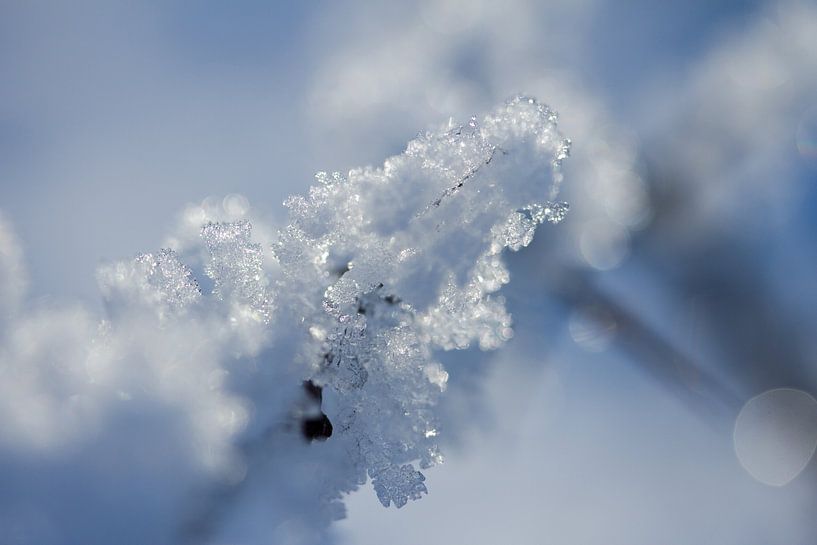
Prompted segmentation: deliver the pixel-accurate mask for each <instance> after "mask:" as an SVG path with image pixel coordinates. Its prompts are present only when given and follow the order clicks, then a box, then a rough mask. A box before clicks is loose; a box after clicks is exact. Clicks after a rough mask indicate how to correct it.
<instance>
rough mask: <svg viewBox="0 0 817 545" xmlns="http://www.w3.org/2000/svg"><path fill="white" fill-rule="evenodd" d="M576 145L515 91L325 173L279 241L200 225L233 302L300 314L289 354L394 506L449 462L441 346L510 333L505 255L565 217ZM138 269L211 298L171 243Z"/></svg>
mask: <svg viewBox="0 0 817 545" xmlns="http://www.w3.org/2000/svg"><path fill="white" fill-rule="evenodd" d="M569 145H570V142H569V141H568V140H567V139H565V138H564V137H562V135H561V134H560V133H559V132H558V130H557V116H556V114H555V113H554V112H553V111H551V110H550V109H549V108H548V107H546V106H544V105H542V104H539V103H538V102H537V101H536V100H534V99H532V98H527V97H517V98H515V99H513V100H511V101H509V102H508V103H507V104H505V105H504V106H503V107H501V108H499V109H498V110H496V111H495V112H493V113H492V114H491V115H489V116H487V117H486V118H485V119H484V120H482V121H481V122H480V121H478V120H477V119H476V118H471V119H470V120H469V121H468V122H467V123H465V124H464V125H455V124H453V122H452V123H449V126H448V127H445V128H444V129H442V130H440V131H438V132H428V133H425V134H422V135H420V136H419V137H418V138H416V139H415V140H413V141H411V142H410V143H409V144H408V146H407V148H406V151H405V152H404V153H403V154H402V155H398V156H395V157H391V158H389V159H387V160H386V162H385V163H384V164H383V166H382V167H380V168H371V167H366V168H362V169H357V170H353V171H351V172H349V173H348V175H346V176H343V175H340V174H338V173H334V174H328V173H324V172H321V173H318V174H317V175H316V179H317V185H315V186H313V187H312V188H311V189H310V190H309V193H308V194H307V195H305V196H293V197H291V198H289V199H288V200H287V201H286V202H285V205H286V207H287V208H288V209H289V222H288V225H287V226H286V227H284V228H283V229H280V230H279V231H278V232H277V233H276V234H274V235H273V236H272V241H271V244H270V247H269V248H264V247H262V246H261V245H260V244H258V243H255V242H253V241H252V226H251V224H250V222H249V221H248V220H246V219H240V220H238V221H233V222H208V223H206V224H205V225H203V226H202V228H201V237H202V242H203V245H204V248H205V249H206V253H207V258H206V259H205V261H204V272H205V274H206V275H207V276H208V277H209V278H210V279H211V280H212V283H213V288H212V296H213V298H215V299H216V300H218V301H219V302H220V303H221V304H222V312H225V313H226V314H227V316H229V317H230V319H231V320H233V321H238V322H247V321H250V322H258V323H261V324H264V326H265V327H266V328H270V329H272V330H276V329H278V330H279V331H283V330H285V329H289V328H291V327H292V325H293V324H296V325H297V327H296V328H295V331H293V332H292V336H294V337H295V338H296V339H298V340H297V342H295V343H294V344H292V345H291V346H290V347H289V350H290V351H291V356H292V361H293V363H294V364H295V365H296V366H297V368H299V369H301V374H302V378H303V379H304V380H309V381H311V383H312V384H315V385H317V386H318V387H320V388H322V389H323V391H324V392H326V394H325V395H326V397H327V402H326V403H325V406H324V410H325V411H326V412H327V416H328V418H329V420H330V422H331V423H332V425H333V429H334V436H333V440H334V441H336V442H339V443H341V444H343V446H344V449H345V451H346V453H347V454H348V456H349V459H350V461H351V463H352V465H353V467H354V468H355V472H356V475H357V476H356V482H357V483H362V482H365V479H366V477H368V478H369V479H371V481H372V484H373V486H374V490H375V492H376V493H377V496H378V498H379V500H380V501H381V503H382V504H383V505H384V506H389V505H390V504H392V503H393V504H394V505H396V506H397V507H402V506H403V505H405V504H406V503H407V501H408V500H409V499H417V498H419V497H420V496H421V494H423V493H425V492H426V486H425V484H424V481H425V477H424V476H423V474H422V473H421V472H420V471H419V470H418V469H417V468H416V467H415V466H414V464H415V463H417V464H418V465H419V467H420V468H427V467H429V466H431V465H433V464H435V463H437V462H439V461H440V460H441V455H440V453H439V451H438V447H437V444H436V437H437V434H438V423H437V422H436V420H435V414H434V407H435V404H436V403H437V400H438V398H439V396H440V394H441V392H443V391H444V390H445V386H446V380H447V378H448V375H447V373H446V371H445V370H444V369H443V367H442V366H441V364H440V363H438V362H437V361H436V360H435V358H434V354H435V351H436V350H438V349H443V350H448V349H460V348H466V347H468V346H469V345H470V344H471V343H478V344H479V346H480V348H482V349H493V348H496V347H498V346H499V345H500V344H502V342H503V341H505V340H506V339H508V338H509V337H510V336H511V334H512V332H511V329H510V327H511V318H510V316H509V315H508V313H507V312H506V310H505V306H504V301H503V299H502V297H499V296H497V295H496V294H495V293H496V292H497V290H499V288H500V287H501V286H502V285H503V284H505V283H507V282H508V280H509V274H508V271H507V269H506V268H505V266H504V264H503V262H502V258H501V254H502V251H503V250H504V249H506V248H509V249H511V250H518V249H520V248H521V247H523V246H526V245H527V244H529V243H530V241H531V239H532V237H533V233H534V230H535V229H536V227H537V226H538V225H539V224H540V223H542V222H543V221H550V222H552V223H557V222H559V221H560V220H561V219H562V218H563V217H564V215H565V212H566V210H567V206H566V205H565V204H564V203H558V202H554V199H555V198H556V194H557V191H558V185H559V182H560V181H561V174H560V164H561V162H562V160H563V159H564V158H565V157H567V154H568V150H569ZM265 251H269V252H270V258H271V259H270V261H271V266H270V268H269V269H267V270H265V269H264V267H263V253H264V252H265ZM129 274H130V275H132V276H134V277H135V280H134V281H131V282H128V284H127V285H128V286H136V287H137V289H138V290H139V291H140V293H142V294H143V296H144V297H145V298H149V299H160V300H162V303H163V305H164V307H167V308H169V309H183V308H185V307H187V306H194V305H196V304H199V297H198V294H199V289H198V284H197V282H196V281H195V280H194V279H193V277H192V275H191V274H190V271H189V270H188V269H186V268H185V266H184V265H182V264H181V263H179V261H178V260H177V258H176V256H175V254H174V253H173V252H172V251H169V250H163V251H162V252H161V253H159V254H158V256H156V257H154V256H152V255H145V256H140V257H138V258H137V259H136V260H135V261H134V262H133V263H132V265H131V270H130V273H129ZM103 284H104V283H103ZM107 285H108V286H110V282H109V283H107ZM225 305H226V306H225ZM272 337H274V335H271V338H270V339H269V340H267V341H266V342H268V343H272V344H274V342H275V339H274V338H272ZM268 364H269V365H274V364H275V362H269V363H268Z"/></svg>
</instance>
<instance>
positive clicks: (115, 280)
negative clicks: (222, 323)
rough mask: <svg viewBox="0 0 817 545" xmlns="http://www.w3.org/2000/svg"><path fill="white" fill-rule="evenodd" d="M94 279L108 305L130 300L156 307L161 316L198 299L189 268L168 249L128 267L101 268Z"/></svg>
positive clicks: (134, 261) (124, 263)
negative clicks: (109, 302) (97, 282)
mask: <svg viewBox="0 0 817 545" xmlns="http://www.w3.org/2000/svg"><path fill="white" fill-rule="evenodd" d="M98 278H99V281H100V285H101V288H102V292H103V294H104V295H105V296H106V297H107V299H108V300H109V301H110V300H115V299H125V300H128V298H134V299H136V300H138V301H141V302H142V303H145V304H149V305H154V306H156V307H159V311H160V313H161V314H162V315H164V314H165V313H167V312H171V313H172V312H179V311H181V310H182V309H184V308H185V307H187V306H189V305H191V304H192V303H194V302H195V301H197V300H198V299H199V297H200V296H201V290H200V289H199V285H198V283H197V282H196V280H195V278H193V274H192V271H191V270H190V268H189V267H187V266H186V265H185V264H183V263H182V262H181V261H179V258H178V256H177V255H176V253H175V252H174V251H173V250H168V249H163V250H161V251H160V252H159V253H158V254H139V255H138V256H136V258H134V260H133V261H132V262H130V263H127V262H123V263H117V264H114V265H109V266H107V267H102V268H101V269H100V270H99V271H98Z"/></svg>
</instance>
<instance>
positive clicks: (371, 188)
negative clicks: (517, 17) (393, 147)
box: [0, 97, 570, 545]
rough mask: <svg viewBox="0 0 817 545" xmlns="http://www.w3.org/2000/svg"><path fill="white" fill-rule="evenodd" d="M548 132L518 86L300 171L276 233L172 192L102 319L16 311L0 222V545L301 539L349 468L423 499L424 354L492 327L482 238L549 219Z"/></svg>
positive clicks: (433, 394)
mask: <svg viewBox="0 0 817 545" xmlns="http://www.w3.org/2000/svg"><path fill="white" fill-rule="evenodd" d="M569 145H570V141H569V140H567V139H566V138H564V137H563V136H562V135H561V134H560V133H559V131H558V128H557V116H556V114H555V113H554V112H553V111H552V110H550V109H549V108H548V107H546V106H544V105H542V104H539V103H538V102H537V101H536V100H534V99H532V98H527V97H517V98H515V99H513V100H511V101H509V102H508V103H506V104H505V105H503V106H502V107H500V108H498V109H497V110H496V111H494V112H493V113H491V114H489V115H488V116H486V117H485V118H484V119H482V120H477V119H476V118H472V119H471V120H470V121H468V122H467V123H465V124H464V125H455V124H454V123H453V122H452V123H449V126H447V127H444V128H442V129H440V130H439V131H437V132H429V133H425V134H422V135H420V136H419V137H418V138H417V139H415V140H413V141H411V142H410V143H409V144H408V146H407V148H406V151H405V152H404V153H403V154H402V155H399V156H395V157H391V158H389V159H387V160H386V162H385V163H384V164H383V166H382V167H380V168H370V167H367V168H362V169H357V170H353V171H351V172H349V174H348V175H346V176H342V175H340V174H326V173H319V174H318V175H317V176H316V179H317V182H318V183H317V185H315V186H314V187H312V188H311V189H310V191H309V194H308V195H306V196H295V197H291V198H290V199H288V200H287V202H286V203H285V204H286V206H287V207H288V209H289V223H288V225H286V226H285V227H281V228H275V227H273V226H269V225H265V224H264V222H263V221H261V220H260V219H259V218H258V217H256V215H255V214H254V213H253V212H252V211H251V210H250V208H249V206H248V204H247V202H246V200H245V199H243V197H240V196H231V197H228V198H226V199H224V201H223V202H221V203H218V204H212V205H211V204H204V205H202V206H198V207H191V208H189V209H187V210H185V211H184V212H183V214H182V215H181V219H180V222H179V225H178V228H177V229H176V231H175V232H174V233H172V234H171V235H170V236H169V237H168V239H167V242H166V248H165V249H162V250H160V251H158V252H155V253H146V254H141V255H139V256H137V257H136V258H134V259H131V260H126V261H121V262H117V263H112V264H109V265H106V266H104V267H102V268H101V269H100V270H99V272H98V280H99V284H100V289H101V292H102V295H103V298H104V301H105V308H106V315H105V316H104V317H99V316H95V315H94V314H93V313H92V312H90V311H89V310H87V309H84V308H80V307H68V308H53V307H47V306H46V307H43V306H38V305H32V304H29V303H27V301H26V297H25V284H26V276H25V272H24V271H23V270H22V269H23V267H22V265H21V263H22V259H21V255H20V251H19V249H18V245H17V244H16V242H15V239H14V236H13V235H12V233H11V230H10V228H9V227H8V226H7V225H2V226H0V280H2V282H0V289H2V290H3V291H2V298H0V305H2V306H1V307H0V337H2V339H3V342H2V345H0V346H2V348H1V349H0V375H1V376H2V381H0V390H1V392H0V419H1V420H0V457H2V462H3V464H4V465H5V466H6V467H8V468H9V469H10V470H9V471H7V472H6V474H7V475H11V474H13V475H14V477H13V478H12V479H11V481H10V482H6V483H4V484H3V486H4V487H5V488H7V489H9V488H10V489H11V490H13V491H14V492H13V495H14V496H15V497H16V501H15V502H14V504H13V505H11V506H3V509H2V510H0V527H2V528H3V534H2V535H1V536H0V544H6V543H9V544H10V543H32V544H34V543H36V544H51V543H54V544H56V543H83V544H92V543H111V542H116V543H118V544H126V543H151V544H157V545H158V544H163V543H188V542H189V543H211V542H212V543H226V542H244V541H245V538H246V536H247V535H255V536H261V535H264V536H267V537H268V539H269V540H272V541H273V542H277V541H280V542H288V543H294V542H306V543H309V542H317V541H319V540H320V539H321V536H322V534H323V532H324V530H325V529H326V528H327V527H328V525H329V523H330V522H331V521H332V520H336V519H338V518H342V517H343V516H344V513H345V508H344V505H343V498H344V494H346V493H348V492H350V491H352V490H354V489H356V488H357V487H358V486H360V485H363V484H365V483H366V482H367V479H368V480H371V483H372V486H373V488H374V492H375V493H376V494H377V497H378V499H379V500H380V502H381V503H382V504H383V505H384V506H387V507H388V506H390V505H392V504H393V505H395V506H397V507H402V506H403V505H405V504H406V503H407V501H408V500H410V499H418V498H420V497H421V495H422V494H425V493H426V492H427V490H426V484H425V476H424V475H423V474H422V473H421V471H420V470H421V469H424V468H427V467H430V466H432V465H434V464H436V463H439V462H440V461H441V460H442V454H441V453H440V452H439V449H438V447H437V443H436V441H437V437H438V435H439V434H444V433H445V430H444V429H440V426H439V423H438V420H437V416H436V414H435V406H436V404H437V401H438V399H439V398H440V396H441V395H444V391H445V387H446V380H447V376H448V375H447V373H446V371H445V369H444V368H443V366H442V365H441V364H440V363H439V362H437V361H436V360H435V353H436V352H437V351H440V350H452V349H461V348H465V347H468V346H469V345H472V344H478V346H479V347H480V348H482V349H485V350H489V349H494V348H497V347H499V346H501V345H502V344H503V342H504V341H505V340H507V339H508V338H510V336H511V335H512V331H511V329H510V327H511V319H510V316H509V315H508V313H507V312H506V310H505V304H504V300H503V298H502V297H501V296H498V295H497V294H496V292H497V291H498V290H499V288H500V287H501V286H502V285H503V284H505V283H507V282H508V280H509V275H508V271H507V269H506V267H505V265H504V263H503V261H502V253H503V251H504V250H505V249H510V250H514V251H515V250H519V249H520V248H522V247H524V246H527V245H528V244H529V243H530V242H531V240H532V237H533V234H534V231H535V229H536V228H537V226H538V225H539V224H541V223H543V222H545V221H548V222H550V223H558V222H559V221H560V220H561V219H562V218H563V217H564V215H565V213H566V212H567V205H566V204H564V203H559V202H557V201H556V198H557V194H558V190H559V185H560V182H561V174H560V166H561V162H562V160H563V159H564V158H566V157H567V155H568V151H569ZM207 202H209V201H207ZM11 470H13V472H12V471H11ZM258 515H263V516H258ZM259 525H262V526H263V527H259ZM112 540H113V541H112ZM264 542H267V541H266V540H265V541H264Z"/></svg>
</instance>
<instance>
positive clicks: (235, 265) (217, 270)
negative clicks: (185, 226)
mask: <svg viewBox="0 0 817 545" xmlns="http://www.w3.org/2000/svg"><path fill="white" fill-rule="evenodd" d="M251 232H252V226H251V225H250V222H249V221H246V220H241V221H237V222H233V223H208V224H206V225H205V226H204V227H202V230H201V234H202V237H204V241H205V244H206V245H207V250H208V251H209V252H210V263H209V264H208V265H207V268H206V273H207V276H209V277H210V278H212V279H213V281H214V282H215V288H213V293H214V294H215V295H216V297H218V298H219V299H225V298H227V299H230V300H231V301H232V302H234V303H237V304H239V305H242V306H243V307H244V308H246V309H247V310H248V311H249V312H250V313H251V314H252V316H253V317H255V318H257V319H258V320H261V321H263V322H269V321H270V319H271V318H272V311H273V304H272V296H271V295H270V293H269V292H268V290H267V279H266V276H265V275H264V271H263V268H262V261H263V254H262V250H261V245H260V244H256V243H253V242H252V240H251V236H250V235H251Z"/></svg>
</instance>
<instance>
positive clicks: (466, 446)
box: [0, 0, 817, 545]
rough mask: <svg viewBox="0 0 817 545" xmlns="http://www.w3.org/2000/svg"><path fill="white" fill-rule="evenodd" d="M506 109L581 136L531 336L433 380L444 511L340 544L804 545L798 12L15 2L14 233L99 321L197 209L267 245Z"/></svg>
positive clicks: (814, 331) (802, 37)
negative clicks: (417, 141) (530, 107)
mask: <svg viewBox="0 0 817 545" xmlns="http://www.w3.org/2000/svg"><path fill="white" fill-rule="evenodd" d="M384 4H385V3H384ZM520 92H521V93H526V94H531V95H535V96H537V97H538V98H539V99H540V100H542V101H543V102H545V103H548V104H550V105H551V106H552V107H553V108H555V109H556V110H557V111H559V112H560V114H561V126H562V129H563V131H564V133H565V134H566V135H568V136H569V137H571V138H572V140H573V143H574V146H573V153H572V157H571V158H570V159H569V160H568V161H567V162H566V164H565V185H564V186H563V193H562V197H561V198H563V199H564V200H566V201H568V202H570V204H571V212H570V215H569V216H568V218H567V219H566V220H565V221H564V222H563V223H562V224H560V225H558V226H555V227H553V226H545V227H542V228H541V230H540V232H539V233H538V234H537V238H536V239H535V241H534V244H533V245H532V246H531V247H529V248H528V249H526V250H524V251H523V252H521V253H519V254H514V255H511V256H508V259H509V261H510V263H511V272H512V282H511V284H510V285H509V286H508V287H507V288H506V289H505V290H504V293H505V296H506V298H507V300H508V306H509V309H510V311H511V312H512V314H513V316H514V320H515V331H516V335H515V337H514V339H513V340H512V341H511V342H510V343H509V344H508V345H507V346H506V347H505V348H503V349H502V350H500V351H498V352H496V353H482V352H479V351H478V350H476V349H474V350H470V351H466V352H463V353H457V354H444V355H442V356H441V358H442V359H443V361H444V363H445V364H446V366H447V367H448V370H449V373H450V382H449V384H450V387H449V390H448V393H447V396H446V399H445V403H444V405H443V406H442V408H441V409H442V411H443V415H444V418H443V422H444V429H443V430H442V431H443V433H442V446H443V451H444V452H445V453H446V455H447V463H446V464H444V465H442V466H440V467H438V468H435V469H432V470H431V471H429V473H428V475H427V476H428V485H429V490H430V493H429V495H428V496H427V497H425V498H423V499H422V500H421V501H418V502H413V503H411V504H410V505H408V506H407V507H406V508H404V509H401V510H399V511H397V510H394V509H389V510H386V509H383V508H382V507H381V506H380V504H379V503H378V501H377V499H376V497H375V495H374V494H372V493H370V491H368V490H366V491H364V492H363V493H355V494H353V495H351V496H350V497H349V498H348V501H347V506H348V517H347V518H346V519H345V520H343V521H341V522H339V523H337V524H336V525H334V526H333V529H332V535H331V536H329V538H327V539H329V540H330V541H332V542H336V543H348V544H368V543H372V544H374V543H384V542H388V543H395V544H402V543H406V544H408V543H417V542H430V543H468V544H470V545H478V544H486V545H487V544H495V543H513V544H525V543H537V544H540V543H553V544H557V543H558V544H561V543H570V544H599V545H601V544H604V545H611V544H628V545H632V544H645V545H647V544H649V545H652V544H656V543H662V544H684V545H686V544H689V543H718V544H720V545H729V544H735V545H738V544H740V545H745V544H753V543H758V544H785V545H798V544H802V545H812V544H813V543H815V542H816V541H817V522H815V520H816V518H817V515H815V513H817V462H815V461H814V457H813V454H814V450H815V446H816V445H817V401H815V399H814V397H813V396H814V395H817V282H815V275H817V243H815V235H817V5H815V4H814V3H813V2H762V1H748V2H742V1H737V0H724V1H719V2H710V1H704V0H686V1H675V2H648V1H645V0H635V1H633V2H627V3H626V6H625V5H623V4H622V3H620V2H613V1H608V0H578V1H576V0H572V1H569V0H549V1H545V0H543V1H539V2H535V1H526V0H514V1H504V2H489V1H484V0H452V1H442V0H438V1H425V2H400V3H388V5H377V3H374V2H364V1H339V2H317V1H316V2H293V3H290V4H284V3H280V2H263V1H253V0H250V1H241V2H230V3H226V2H216V1H197V2H193V1H183V0H170V1H163V2H158V1H156V2H153V1H145V2H140V3H124V2H123V3H117V2H99V3H95V2H85V1H82V2H70V3H69V2H56V1H53V2H39V1H32V2H24V1H19V2H17V1H11V0H0V210H2V212H3V214H4V216H5V218H6V219H7V220H8V221H9V222H10V223H11V224H13V226H14V228H15V229H16V231H17V233H18V235H19V238H20V240H21V243H22V246H23V247H24V251H25V255H26V264H27V267H28V269H29V272H30V279H31V286H30V293H31V296H30V297H31V299H32V302H33V304H37V303H42V302H53V301H57V302H62V301H76V300H79V301H81V302H83V303H84V304H86V305H88V306H92V307H94V306H95V307H97V308H99V309H101V304H100V302H99V296H98V294H97V288H96V285H95V280H94V271H95V269H96V267H97V266H98V265H99V263H100V262H102V261H104V260H108V259H113V258H119V257H126V256H130V255H133V254H135V253H137V252H139V251H142V250H151V249H155V248H158V247H159V246H160V245H161V244H162V240H163V236H164V235H165V234H166V233H167V232H168V231H169V230H170V228H171V227H172V226H173V225H174V224H175V221H176V217H177V214H178V212H179V210H181V209H182V207H183V206H184V205H185V204H187V203H190V202H200V201H202V200H203V199H205V198H208V197H210V198H212V197H216V198H219V199H221V198H222V197H224V196H225V195H228V194H232V193H240V194H243V195H245V196H246V197H247V198H248V199H249V202H250V203H251V204H252V206H253V208H254V210H255V211H256V212H258V213H260V214H262V215H265V216H266V217H268V218H269V219H270V221H272V222H279V223H280V222H281V221H283V220H284V215H283V208H282V207H281V205H280V203H281V202H282V201H283V199H284V198H285V197H286V196H287V195H288V194H290V193H293V192H303V191H305V190H306V188H307V187H308V186H309V185H310V183H311V181H312V175H313V174H314V172H315V171H318V170H327V171H332V170H337V171H341V172H343V171H347V170H348V169H350V168H353V167H355V166H360V165H365V164H375V165H376V164H379V163H381V162H382V160H383V159H384V158H385V157H386V156H388V155H391V154H395V153H399V152H401V151H402V149H403V147H404V146H405V143H406V142H407V141H408V140H409V139H411V138H412V137H413V136H414V135H416V134H417V133H418V132H419V131H421V130H423V129H425V128H428V127H434V126H436V125H439V124H441V123H444V122H446V121H447V120H448V118H449V116H453V117H454V118H455V119H458V120H465V119H467V118H468V116H470V115H472V114H477V115H481V114H483V113H484V112H486V111H487V110H489V109H491V108H492V107H493V106H495V105H496V104H498V103H500V102H501V101H503V100H504V99H506V98H508V97H509V96H511V95H514V94H517V93H520ZM259 516H261V515H259Z"/></svg>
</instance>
